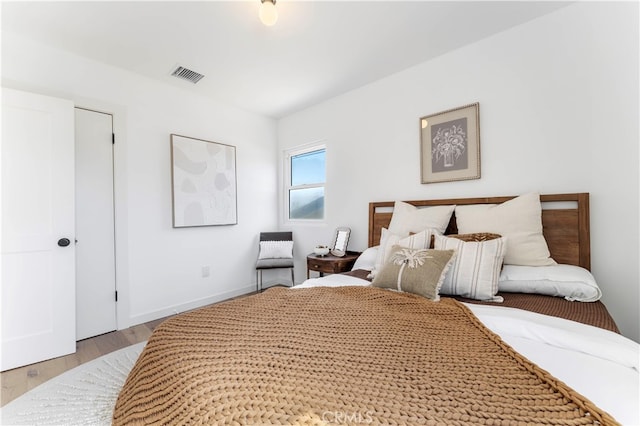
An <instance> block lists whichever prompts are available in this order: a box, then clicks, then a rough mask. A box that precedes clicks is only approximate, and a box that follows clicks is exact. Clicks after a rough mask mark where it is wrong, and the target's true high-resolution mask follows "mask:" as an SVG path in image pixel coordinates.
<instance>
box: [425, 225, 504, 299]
mask: <svg viewBox="0 0 640 426" xmlns="http://www.w3.org/2000/svg"><path fill="white" fill-rule="evenodd" d="M506 242H507V241H506V238H504V237H501V238H496V239H493V240H488V241H463V240H461V239H458V238H450V237H445V236H442V235H436V236H435V247H434V248H435V249H436V250H455V252H456V257H455V259H454V262H453V265H451V267H450V268H449V271H448V272H447V275H446V276H445V278H444V283H443V285H442V289H441V290H440V294H449V295H456V296H462V297H467V298H469V299H476V300H485V301H491V302H502V301H503V298H502V297H501V296H496V293H498V278H499V277H500V269H501V267H502V262H503V260H504V255H505V252H506V247H507V244H506Z"/></svg>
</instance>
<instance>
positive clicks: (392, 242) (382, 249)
mask: <svg viewBox="0 0 640 426" xmlns="http://www.w3.org/2000/svg"><path fill="white" fill-rule="evenodd" d="M435 233H436V230H434V229H425V230H424V231H422V232H418V233H417V234H413V235H410V236H408V237H403V236H400V235H397V234H394V233H392V232H391V231H389V230H388V229H386V228H382V234H381V235H380V246H379V247H378V253H377V256H376V263H375V265H374V268H373V269H372V270H371V274H369V276H368V278H375V276H376V274H377V273H378V271H381V270H382V267H383V266H384V264H385V263H387V259H389V256H390V255H391V253H392V252H393V246H396V245H397V246H401V247H405V248H410V249H428V248H429V246H430V245H431V236H432V235H434V234H435Z"/></svg>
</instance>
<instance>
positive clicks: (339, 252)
mask: <svg viewBox="0 0 640 426" xmlns="http://www.w3.org/2000/svg"><path fill="white" fill-rule="evenodd" d="M350 235H351V228H347V227H344V226H341V227H339V228H336V234H335V236H334V238H333V244H332V245H331V254H332V255H334V256H336V257H343V256H344V255H345V254H347V246H348V245H349V236H350Z"/></svg>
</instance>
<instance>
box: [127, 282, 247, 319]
mask: <svg viewBox="0 0 640 426" xmlns="http://www.w3.org/2000/svg"><path fill="white" fill-rule="evenodd" d="M255 291H256V287H255V285H249V286H245V287H241V288H239V289H236V290H232V291H227V292H224V293H219V294H215V295H213V296H208V297H205V298H202V299H197V300H192V301H190V302H187V303H180V304H177V305H172V306H167V307H166V308H163V309H160V310H157V311H153V312H146V313H144V314H140V315H136V316H133V317H131V318H129V323H128V324H122V326H121V327H118V329H119V330H122V329H125V328H129V327H133V326H134V325H138V324H143V323H145V322H149V321H154V320H157V319H159V318H164V317H169V316H172V315H177V314H180V313H182V312H186V311H191V310H193V309H197V308H201V307H203V306H206V305H210V304H212V303H217V302H222V301H224V300H227V299H231V298H233V297H237V296H242V295H244V294H248V293H251V292H255Z"/></svg>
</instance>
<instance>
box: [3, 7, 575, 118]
mask: <svg viewBox="0 0 640 426" xmlns="http://www.w3.org/2000/svg"><path fill="white" fill-rule="evenodd" d="M567 4H568V3H566V2H547V1H494V2H481V1H469V2H467V1H444V2H437V1H407V2H401V1H372V2H370V1H350V2H347V1H322V0H316V1H300V0H298V1H296V0H278V1H277V9H278V13H279V18H278V22H277V23H276V25H275V26H273V27H266V26H264V25H262V23H261V22H260V21H259V20H258V8H259V6H260V1H259V0H250V1H244V0H235V1H199V2H186V1H179V2H170V1H138V2H126V1H108V2H96V1H71V2H61V1H54V2H49V1H45V2H32V1H16V2H6V1H3V2H2V31H3V32H4V31H12V32H15V33H18V34H21V35H23V36H26V37H29V38H32V39H35V40H39V41H41V42H43V43H47V44H52V45H54V46H57V47H59V48H62V49H65V50H69V51H72V52H75V53H77V54H79V55H82V56H85V57H89V58H92V59H95V60H97V61H100V62H104V63H107V64H110V65H114V66H117V67H120V68H124V69H127V70H130V71H133V72H136V73H139V74H142V75H145V76H147V77H151V78H153V79H157V80H160V81H163V82H165V83H167V84H171V85H175V86H179V87H182V88H184V89H185V90H189V91H193V92H197V93H200V94H202V95H204V96H208V97H211V98H214V99H216V100H218V101H221V102H223V103H225V104H231V105H235V106H237V107H240V108H242V109H246V110H249V111H253V112H256V113H258V114H261V115H264V116H268V117H273V118H280V117H284V116H287V115H289V114H291V113H294V112H296V111H299V110H301V109H304V108H306V107H309V106H311V105H314V104H316V103H318V102H321V101H323V100H325V99H329V98H331V97H333V96H336V95H339V94H341V93H344V92H347V91H349V90H352V89H355V88H357V87H360V86H363V85H365V84H367V83H370V82H373V81H375V80H378V79H380V78H383V77H385V76H388V75H391V74H393V73H396V72H398V71H401V70H403V69H406V68H409V67H411V66H413V65H416V64H419V63H421V62H424V61H426V60H429V59H431V58H434V57H436V56H438V55H442V54H443V53H446V52H448V51H451V50H453V49H456V48H459V47H461V46H464V45H467V44H470V43H473V42H475V41H477V40H480V39H482V38H485V37H488V36H490V35H492V34H495V33H498V32H500V31H504V30H506V29H508V28H511V27H514V26H516V25H519V24H521V23H524V22H526V21H529V20H532V19H535V18H537V17H539V16H541V15H544V14H547V13H550V12H552V11H554V10H556V9H559V8H560V7H563V6H566V5H567ZM177 65H181V66H183V67H186V68H189V69H191V70H193V71H196V72H199V73H201V74H204V75H205V78H203V79H202V80H200V82H198V83H197V84H195V85H194V84H193V83H190V82H187V81H184V80H180V79H177V78H175V77H171V76H170V74H171V72H172V71H173V70H174V69H175V68H176V66H177Z"/></svg>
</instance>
